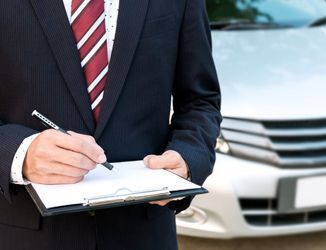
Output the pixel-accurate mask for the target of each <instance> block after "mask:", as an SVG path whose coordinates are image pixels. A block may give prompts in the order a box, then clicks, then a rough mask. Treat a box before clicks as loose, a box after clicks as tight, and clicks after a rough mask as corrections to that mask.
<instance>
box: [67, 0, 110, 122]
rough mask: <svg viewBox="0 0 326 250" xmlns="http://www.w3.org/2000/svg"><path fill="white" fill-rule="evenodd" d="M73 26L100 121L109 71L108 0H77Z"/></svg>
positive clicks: (94, 112) (95, 113)
mask: <svg viewBox="0 0 326 250" xmlns="http://www.w3.org/2000/svg"><path fill="white" fill-rule="evenodd" d="M71 27H72V30H73V33H74V36H75V41H76V46H77V48H78V50H79V55H80V58H81V66H82V68H83V71H84V76H85V80H86V83H87V86H85V88H87V91H88V93H89V97H90V102H91V103H90V105H91V108H92V110H93V115H94V118H95V120H96V121H98V118H99V114H100V110H101V101H102V99H103V96H104V88H105V84H106V81H107V77H108V73H109V71H108V69H109V67H108V50H107V35H106V29H105V15H104V0H84V1H82V0H73V1H72V18H71Z"/></svg>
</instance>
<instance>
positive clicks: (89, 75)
mask: <svg viewBox="0 0 326 250" xmlns="http://www.w3.org/2000/svg"><path fill="white" fill-rule="evenodd" d="M105 58H107V46H106V44H103V45H102V47H101V48H100V49H99V50H98V51H97V53H96V54H94V56H93V57H92V58H91V59H90V60H89V62H88V63H87V64H86V65H85V66H84V74H85V77H86V82H87V83H88V85H89V84H91V82H93V81H94V79H95V78H96V77H97V76H98V75H99V74H100V73H101V71H102V70H103V69H104V68H105V67H106V66H107V64H108V61H107V60H105Z"/></svg>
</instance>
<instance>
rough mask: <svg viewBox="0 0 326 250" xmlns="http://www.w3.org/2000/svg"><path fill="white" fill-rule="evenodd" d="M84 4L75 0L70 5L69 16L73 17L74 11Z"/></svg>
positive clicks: (80, 0) (81, 0) (82, 0)
mask: <svg viewBox="0 0 326 250" xmlns="http://www.w3.org/2000/svg"><path fill="white" fill-rule="evenodd" d="M83 2H84V0H75V1H72V3H71V15H74V13H75V12H76V10H77V9H78V8H79V7H80V5H81V4H82V3H83Z"/></svg>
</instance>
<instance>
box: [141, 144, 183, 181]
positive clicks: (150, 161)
mask: <svg viewBox="0 0 326 250" xmlns="http://www.w3.org/2000/svg"><path fill="white" fill-rule="evenodd" d="M144 164H145V165H146V166H147V167H149V168H151V169H162V168H164V169H166V170H169V171H171V172H173V173H175V174H177V175H179V176H181V177H183V178H187V177H188V175H189V174H188V173H189V169H188V166H187V164H186V162H185V161H184V160H183V158H182V157H181V155H180V154H179V153H178V152H176V151H173V150H168V151H166V152H164V153H163V154H162V155H148V156H146V157H145V158H144Z"/></svg>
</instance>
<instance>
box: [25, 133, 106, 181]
mask: <svg viewBox="0 0 326 250" xmlns="http://www.w3.org/2000/svg"><path fill="white" fill-rule="evenodd" d="M68 133H69V134H70V135H67V134H64V133H61V132H58V131H56V130H53V129H48V130H45V131H43V132H42V133H40V135H38V136H37V137H36V139H35V140H34V141H33V142H32V144H31V145H30V146H29V148H28V151H27V154H26V157H25V161H24V165H23V175H24V177H25V178H26V179H27V180H29V181H32V182H35V183H41V184H69V183H76V182H79V181H81V180H82V179H83V177H84V176H85V175H86V174H87V173H88V172H89V171H90V170H92V169H94V168H95V167H96V164H97V163H104V162H105V161H106V156H105V154H104V150H103V149H102V148H101V147H100V146H99V145H97V143H96V141H95V139H94V138H93V137H91V136H88V135H82V134H77V133H74V132H70V131H69V132H68Z"/></svg>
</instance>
